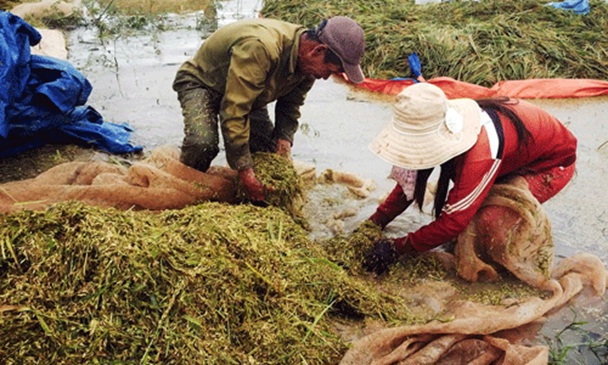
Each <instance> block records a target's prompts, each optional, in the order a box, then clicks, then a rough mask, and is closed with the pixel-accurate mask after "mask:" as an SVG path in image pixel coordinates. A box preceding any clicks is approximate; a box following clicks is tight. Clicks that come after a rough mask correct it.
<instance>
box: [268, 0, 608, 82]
mask: <svg viewBox="0 0 608 365" xmlns="http://www.w3.org/2000/svg"><path fill="white" fill-rule="evenodd" d="M548 2H549V1H537V0H507V1H495V0H481V1H479V2H474V1H452V2H444V3H438V4H426V5H415V4H414V1H412V0H409V1H402V0H354V1H347V2H346V1H322V0H311V1H306V2H302V1H297V0H266V1H265V2H264V7H263V9H262V14H263V16H264V17H269V18H279V19H283V20H287V21H291V22H295V23H299V24H303V25H305V26H307V27H314V26H315V25H316V24H318V22H319V21H320V20H321V19H323V18H326V17H330V16H334V15H347V16H350V17H352V18H353V19H355V20H357V21H358V22H359V23H360V24H361V26H362V27H363V29H364V31H365V40H366V53H365V55H364V58H363V61H362V66H363V69H364V73H365V75H366V76H367V77H371V78H379V79H390V78H394V77H410V76H411V75H410V69H409V66H408V63H407V57H408V56H409V55H410V54H411V53H413V52H416V53H417V54H418V56H419V58H420V61H421V64H422V73H423V75H424V76H425V77H426V78H427V79H430V78H434V77H440V76H446V77H452V78H454V79H457V80H460V81H465V82H470V83H473V84H478V85H483V86H491V85H493V84H495V83H496V82H498V81H503V80H522V79H536V78H589V79H606V70H608V37H606V36H605V33H606V29H608V3H606V2H605V1H600V0H591V1H589V3H590V7H591V11H590V12H589V13H588V14H587V15H578V14H575V13H574V12H570V11H565V10H562V9H555V8H553V7H549V6H545V4H546V3H548Z"/></svg>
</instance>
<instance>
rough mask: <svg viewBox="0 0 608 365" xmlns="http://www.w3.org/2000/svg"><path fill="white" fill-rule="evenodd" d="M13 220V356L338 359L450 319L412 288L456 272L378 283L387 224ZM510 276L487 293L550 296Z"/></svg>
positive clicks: (72, 211)
mask: <svg viewBox="0 0 608 365" xmlns="http://www.w3.org/2000/svg"><path fill="white" fill-rule="evenodd" d="M0 220H1V224H0V227H1V228H0V236H1V237H2V241H1V242H0V255H1V256H0V343H2V344H4V345H3V346H2V347H1V348H0V358H1V359H3V360H4V361H3V363H4V364H23V363H53V364H83V363H91V364H95V363H99V364H101V363H121V364H134V363H141V364H194V363H197V364H294V363H302V364H304V363H306V364H332V363H337V362H338V361H339V359H340V358H341V357H342V356H343V354H344V352H345V351H346V349H347V343H348V342H347V341H346V340H345V338H344V336H343V335H344V329H345V328H347V329H350V330H352V331H355V330H356V328H358V327H359V326H361V325H362V324H364V323H368V322H370V321H380V322H387V323H399V324H406V323H421V322H422V323H423V322H427V321H429V320H431V319H434V318H438V319H442V318H443V320H446V319H445V318H449V316H446V314H445V313H433V312H432V311H428V310H426V309H425V308H424V306H420V303H413V302H411V301H408V300H407V298H408V297H409V296H408V293H409V291H410V290H414V288H415V287H416V285H418V284H420V283H423V282H428V281H430V282H433V281H437V282H438V281H446V280H455V281H457V280H456V279H454V278H450V275H449V274H448V273H447V272H446V270H445V269H443V268H442V267H441V265H438V264H437V263H436V262H433V261H428V259H424V260H422V259H420V260H411V261H409V262H405V263H403V264H402V265H401V266H399V267H397V268H396V269H395V270H394V271H393V272H391V276H390V277H389V278H387V280H386V282H383V283H382V285H383V289H382V290H378V286H377V282H376V281H375V279H373V278H372V277H370V276H369V275H368V274H367V273H364V272H363V271H362V269H361V266H360V261H361V257H362V252H364V251H365V250H366V249H368V248H369V247H370V246H371V244H372V243H373V241H374V240H375V239H377V238H378V237H380V234H381V233H380V232H379V231H378V229H377V228H376V227H375V226H370V225H365V224H364V225H362V226H361V227H360V229H359V230H357V231H356V232H354V233H353V234H352V235H350V236H348V237H344V236H337V237H335V238H333V239H331V240H329V241H326V242H313V241H311V240H309V239H308V238H307V232H306V231H305V230H304V229H303V228H302V227H301V226H300V225H298V224H296V223H295V222H294V220H293V219H292V218H291V215H290V214H288V213H286V212H284V211H283V210H281V209H279V208H276V207H267V208H260V207H255V206H251V205H229V204H220V203H206V204H202V205H198V206H192V207H189V208H186V209H182V210H178V211H163V212H160V213H153V212H145V211H140V212H137V211H118V210H114V209H100V208H95V207H91V206H86V205H83V204H80V203H62V204H59V205H56V206H53V207H52V208H49V209H47V210H45V211H39V212H32V211H25V212H22V213H18V214H13V215H6V216H2V217H1V218H0ZM455 285H457V284H455ZM506 286H508V288H506V287H505V288H501V289H495V290H493V291H492V293H493V294H488V293H487V292H486V294H484V297H483V298H480V299H481V301H482V302H483V301H488V300H489V301H491V302H492V303H494V302H496V301H500V298H501V297H509V298H517V297H519V298H525V297H529V296H530V295H531V294H532V295H537V294H538V293H534V291H533V290H531V289H530V288H528V287H525V286H522V285H521V283H519V284H518V283H514V284H512V285H506ZM487 290H489V289H487ZM459 298H461V299H463V298H464V299H467V298H468V299H471V298H473V296H471V295H470V293H464V292H463V293H462V294H461V295H459V296H458V297H455V298H453V299H455V300H458V299H459ZM488 298H490V299H488ZM473 299H474V298H473ZM338 324H340V327H337V325H338ZM337 328H342V330H338V329H337Z"/></svg>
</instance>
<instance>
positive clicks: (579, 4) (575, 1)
mask: <svg viewBox="0 0 608 365" xmlns="http://www.w3.org/2000/svg"><path fill="white" fill-rule="evenodd" d="M547 6H552V7H554V8H556V9H563V10H568V11H572V12H574V13H576V14H581V15H583V14H587V13H588V12H589V2H588V1H587V0H566V1H562V2H554V3H548V4H547Z"/></svg>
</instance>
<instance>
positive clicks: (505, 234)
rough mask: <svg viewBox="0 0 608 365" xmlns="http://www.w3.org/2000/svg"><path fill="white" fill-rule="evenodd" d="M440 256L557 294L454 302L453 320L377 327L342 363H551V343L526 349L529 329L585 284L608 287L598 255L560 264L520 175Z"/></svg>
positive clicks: (497, 191)
mask: <svg viewBox="0 0 608 365" xmlns="http://www.w3.org/2000/svg"><path fill="white" fill-rule="evenodd" d="M441 256H442V259H443V260H446V259H447V260H453V262H452V263H451V265H453V266H452V267H455V268H456V269H457V271H458V273H459V274H460V275H461V276H462V277H463V278H465V279H467V280H470V281H476V280H481V279H490V280H498V279H499V278H500V275H499V269H500V268H501V267H502V268H505V269H507V270H509V271H510V272H512V273H513V274H514V275H515V276H517V277H518V278H519V279H521V280H522V281H525V282H526V283H528V284H530V285H532V286H535V287H537V288H540V289H543V290H546V291H549V292H550V293H551V295H550V297H549V298H547V299H543V298H538V297H532V298H530V299H528V300H526V301H524V302H518V303H517V305H510V304H508V303H504V304H501V305H484V304H479V303H473V302H466V301H465V302H459V303H452V305H451V306H450V314H451V315H452V317H453V318H454V319H453V320H451V321H449V322H441V321H431V322H429V323H426V324H421V325H410V326H401V327H396V328H386V329H381V330H378V331H375V332H373V333H371V334H368V335H366V336H364V337H362V338H360V339H358V340H356V341H354V342H353V344H352V347H351V348H350V349H349V351H348V352H347V353H346V354H345V356H344V357H343V359H342V361H341V363H340V364H341V365H367V364H373V365H381V364H384V365H388V364H400V365H406V364H416V365H425V364H429V365H430V364H445V365H447V364H450V365H452V364H475V365H484V364H486V365H491V364H501V365H546V364H547V363H548V361H549V349H548V347H546V346H526V345H524V344H523V342H522V341H521V340H522V334H525V333H529V332H530V331H529V327H530V326H532V325H535V324H537V323H540V322H541V321H542V320H543V318H544V316H545V315H546V314H547V313H549V312H550V311H552V310H554V309H556V308H560V307H562V306H563V305H564V304H565V303H567V302H568V301H570V300H571V299H572V298H574V297H575V296H576V295H577V294H579V293H580V292H581V291H582V290H583V287H584V286H589V287H591V288H592V289H593V290H594V291H595V294H597V295H599V296H603V295H604V293H605V290H606V286H607V279H608V271H607V270H606V268H605V266H604V264H603V263H602V261H601V260H600V259H599V258H598V257H597V256H595V255H591V254H579V255H576V256H573V257H570V258H566V259H564V260H562V261H561V262H560V263H559V265H558V266H557V267H556V268H553V242H552V240H551V232H550V224H549V220H548V219H547V215H546V214H545V212H544V210H543V208H542V206H541V205H540V204H539V203H538V201H537V200H536V199H535V198H534V197H533V196H532V194H531V193H530V192H529V190H528V189H527V184H526V183H525V180H523V179H521V178H517V179H515V180H512V181H510V182H509V183H506V184H501V185H496V186H495V187H494V188H492V191H491V194H490V196H489V197H488V198H487V199H486V201H485V202H484V204H483V208H482V209H481V210H480V211H479V212H478V214H477V215H476V216H475V218H474V220H473V222H471V224H470V225H469V226H468V227H467V228H466V230H465V231H464V232H463V233H462V234H461V235H460V237H459V238H458V241H457V244H456V248H455V255H454V256H451V255H449V254H446V253H442V254H441ZM448 266H450V264H449V265H448ZM551 273H552V274H551ZM431 299H432V298H431Z"/></svg>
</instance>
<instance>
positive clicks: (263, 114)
mask: <svg viewBox="0 0 608 365" xmlns="http://www.w3.org/2000/svg"><path fill="white" fill-rule="evenodd" d="M173 90H175V91H176V92H177V98H178V100H179V102H180V105H181V108H182V115H183V117H184V140H183V142H182V147H181V150H182V152H181V157H180V160H181V162H182V163H184V164H185V165H188V166H190V167H192V168H195V169H197V170H199V171H203V172H204V171H207V169H208V168H209V166H210V165H211V161H213V159H214V158H215V157H216V156H217V155H218V153H219V151H220V148H219V133H220V131H219V128H218V124H219V109H220V104H221V101H222V97H223V95H222V94H220V93H218V92H217V91H215V90H211V89H209V88H207V87H206V86H205V85H204V84H202V83H201V82H200V81H198V80H196V79H194V78H193V77H192V76H190V75H188V74H186V73H182V72H178V74H177V76H176V78H175V81H174V82H173ZM248 118H249V125H250V127H249V128H250V136H249V149H250V152H251V153H255V152H274V151H275V150H276V143H275V141H274V139H273V133H274V132H273V131H274V125H273V123H272V122H271V120H270V117H269V116H268V109H267V108H266V107H263V108H259V109H255V110H252V111H251V112H250V113H249V115H248ZM225 137H226V136H225V135H224V138H225Z"/></svg>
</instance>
